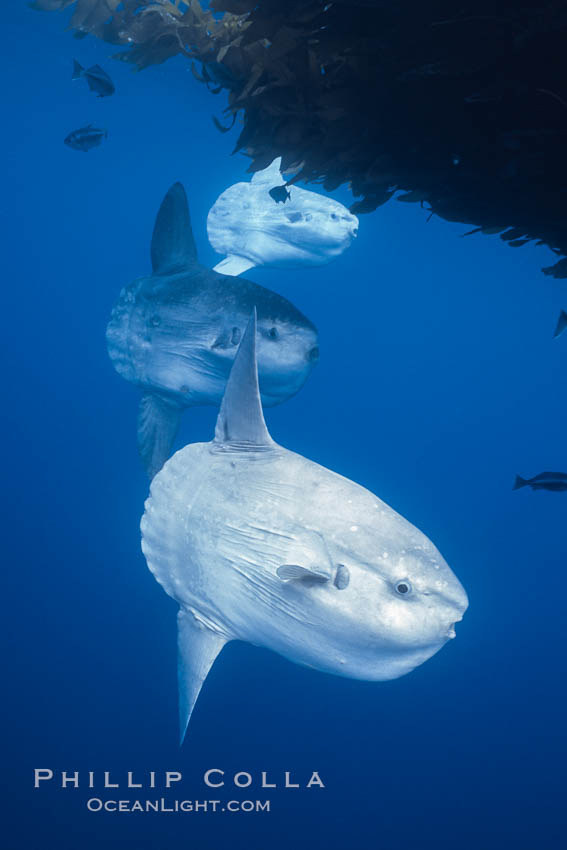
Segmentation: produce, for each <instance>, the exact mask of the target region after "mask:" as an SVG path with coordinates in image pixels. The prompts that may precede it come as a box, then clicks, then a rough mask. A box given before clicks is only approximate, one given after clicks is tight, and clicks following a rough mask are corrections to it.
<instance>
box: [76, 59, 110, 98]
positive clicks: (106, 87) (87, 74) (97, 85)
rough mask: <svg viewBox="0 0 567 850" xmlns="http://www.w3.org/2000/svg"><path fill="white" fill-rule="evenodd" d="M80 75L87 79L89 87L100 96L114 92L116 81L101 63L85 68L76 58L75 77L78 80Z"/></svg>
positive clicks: (106, 95) (107, 95)
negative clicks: (104, 69) (113, 80)
mask: <svg viewBox="0 0 567 850" xmlns="http://www.w3.org/2000/svg"><path fill="white" fill-rule="evenodd" d="M79 77H84V78H85V80H86V81H87V84H88V86H89V89H90V90H91V91H95V92H96V93H97V96H98V97H109V96H110V95H111V94H114V92H115V90H116V89H115V88H114V83H113V82H112V80H111V79H110V77H109V76H108V74H107V73H106V71H103V69H102V68H101V67H100V65H93V66H92V68H87V69H86V70H85V68H83V66H82V65H81V64H80V62H77V60H76V59H75V60H74V62H73V79H74V80H78V79H79Z"/></svg>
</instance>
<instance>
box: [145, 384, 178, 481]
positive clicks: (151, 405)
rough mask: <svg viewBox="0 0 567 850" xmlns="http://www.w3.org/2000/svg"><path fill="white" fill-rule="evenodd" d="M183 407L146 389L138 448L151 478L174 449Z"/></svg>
mask: <svg viewBox="0 0 567 850" xmlns="http://www.w3.org/2000/svg"><path fill="white" fill-rule="evenodd" d="M180 420H181V408H180V407H177V405H175V404H173V403H172V402H170V401H167V400H166V399H164V398H162V397H161V396H158V395H156V394H155V393H145V395H143V396H142V400H141V401H140V409H139V412H138V451H139V452H140V457H141V458H142V460H143V462H144V466H145V467H146V472H147V473H148V476H149V478H150V480H151V479H152V478H153V477H154V475H156V473H158V472H159V471H160V469H161V468H162V466H163V465H164V463H165V462H166V460H167V459H168V457H169V455H170V453H171V447H172V446H173V441H174V440H175V435H176V434H177V429H178V428H179V422H180Z"/></svg>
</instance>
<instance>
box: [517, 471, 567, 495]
mask: <svg viewBox="0 0 567 850" xmlns="http://www.w3.org/2000/svg"><path fill="white" fill-rule="evenodd" d="M528 486H529V487H531V488H532V490H551V491H552V492H556V493H559V492H561V491H562V490H567V473H565V472H540V474H539V475H534V477H533V478H522V477H521V476H519V475H516V481H515V483H514V486H513V488H512V489H513V490H519V489H520V487H528Z"/></svg>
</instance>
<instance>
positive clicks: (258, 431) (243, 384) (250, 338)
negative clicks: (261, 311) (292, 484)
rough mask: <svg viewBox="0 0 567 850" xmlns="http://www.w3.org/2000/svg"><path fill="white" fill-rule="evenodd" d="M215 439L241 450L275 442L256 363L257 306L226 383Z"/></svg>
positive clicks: (265, 445)
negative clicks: (262, 398) (269, 431)
mask: <svg viewBox="0 0 567 850" xmlns="http://www.w3.org/2000/svg"><path fill="white" fill-rule="evenodd" d="M215 442H216V443H220V444H231V443H232V444H238V445H239V446H240V447H242V449H246V448H250V449H254V448H256V447H262V448H266V447H268V446H271V445H273V442H274V441H273V440H272V438H271V437H270V435H269V433H268V429H267V428H266V423H265V421H264V414H263V412H262V402H261V401H260V390H259V387H258V365H257V363H256V308H254V310H253V312H252V316H251V317H250V321H249V322H248V325H247V326H246V330H245V331H244V335H243V337H242V339H241V341H240V345H239V347H238V351H237V352H236V357H235V358H234V363H233V364H232V369H231V370H230V375H229V378H228V381H227V384H226V389H225V391H224V396H223V400H222V404H221V409H220V412H219V415H218V419H217V424H216V428H215Z"/></svg>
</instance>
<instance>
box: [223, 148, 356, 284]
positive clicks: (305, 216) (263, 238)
mask: <svg viewBox="0 0 567 850" xmlns="http://www.w3.org/2000/svg"><path fill="white" fill-rule="evenodd" d="M280 166H281V158H278V159H275V160H274V161H273V162H272V164H271V165H270V166H268V168H265V169H264V170H263V171H257V172H256V174H255V175H254V176H253V177H252V180H251V181H250V183H235V184H234V186H230V188H228V189H227V190H226V191H225V192H223V193H222V195H220V196H219V197H218V198H217V200H216V201H215V203H214V204H213V206H212V207H211V209H210V211H209V215H208V217H207V233H208V236H209V241H210V243H211V245H212V246H213V248H214V249H215V251H216V252H217V253H218V254H224V255H225V259H224V260H222V261H221V262H220V263H218V264H217V265H216V266H215V270H216V271H219V272H223V273H224V274H231V275H238V274H242V272H245V271H246V270H247V269H250V268H252V267H253V266H273V267H275V268H299V267H300V266H323V265H325V264H326V263H330V262H331V260H334V259H335V258H336V257H338V256H340V254H342V253H343V251H345V250H346V249H347V248H348V247H349V245H350V244H351V242H352V240H353V239H354V237H355V236H356V235H357V232H358V219H357V217H356V216H355V215H352V213H350V212H349V211H348V210H347V208H346V207H343V205H342V204H339V203H338V201H334V200H333V199H332V198H327V197H326V196H325V195H319V194H318V193H317V192H310V191H308V190H307V189H299V188H298V187H297V186H291V187H290V188H289V191H287V190H285V189H283V187H284V186H285V182H286V181H285V178H284V177H282V175H281V172H280Z"/></svg>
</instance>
